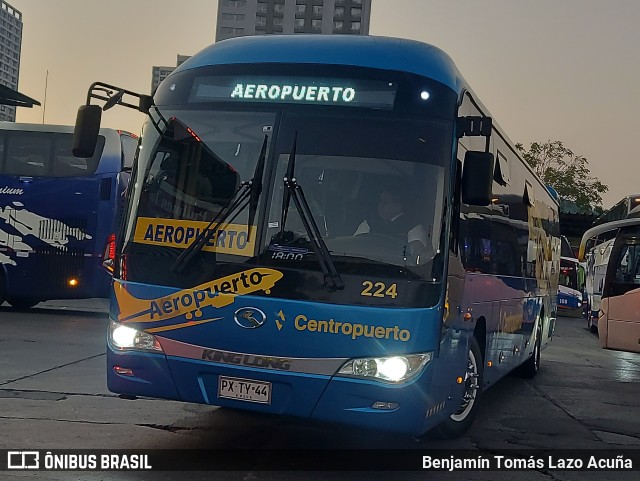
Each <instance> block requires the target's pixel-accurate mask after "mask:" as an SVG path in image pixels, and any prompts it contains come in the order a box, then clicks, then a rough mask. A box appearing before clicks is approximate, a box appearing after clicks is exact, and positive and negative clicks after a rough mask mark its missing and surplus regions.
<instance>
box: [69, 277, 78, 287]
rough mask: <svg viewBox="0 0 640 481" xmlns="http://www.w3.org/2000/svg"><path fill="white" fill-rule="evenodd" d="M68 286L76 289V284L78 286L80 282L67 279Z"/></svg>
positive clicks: (73, 278) (74, 279)
mask: <svg viewBox="0 0 640 481" xmlns="http://www.w3.org/2000/svg"><path fill="white" fill-rule="evenodd" d="M68 284H69V287H76V286H77V285H78V284H80V282H79V281H78V279H76V278H75V277H72V278H71V279H69V281H68Z"/></svg>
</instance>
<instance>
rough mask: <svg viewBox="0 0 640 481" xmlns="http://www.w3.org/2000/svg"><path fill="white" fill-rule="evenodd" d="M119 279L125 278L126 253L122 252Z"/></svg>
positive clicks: (124, 279)
mask: <svg viewBox="0 0 640 481" xmlns="http://www.w3.org/2000/svg"><path fill="white" fill-rule="evenodd" d="M120 279H122V280H123V281H126V280H127V255H126V254H122V255H121V256H120Z"/></svg>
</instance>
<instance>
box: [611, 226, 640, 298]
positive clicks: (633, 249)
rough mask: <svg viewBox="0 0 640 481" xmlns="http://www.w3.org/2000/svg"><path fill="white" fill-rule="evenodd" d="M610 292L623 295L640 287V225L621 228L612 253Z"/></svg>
mask: <svg viewBox="0 0 640 481" xmlns="http://www.w3.org/2000/svg"><path fill="white" fill-rule="evenodd" d="M608 277H609V278H610V282H609V284H610V285H609V289H608V291H609V292H608V294H609V295H613V296H618V295H622V294H624V293H625V292H628V291H631V290H634V289H638V288H640V227H638V226H632V227H627V228H623V229H620V233H619V234H618V239H617V240H616V245H615V247H614V251H613V252H612V254H611V259H610V266H609V272H608Z"/></svg>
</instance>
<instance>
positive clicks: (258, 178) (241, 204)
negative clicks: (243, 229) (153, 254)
mask: <svg viewBox="0 0 640 481" xmlns="http://www.w3.org/2000/svg"><path fill="white" fill-rule="evenodd" d="M268 139H269V136H268V135H265V136H264V141H263V142H262V149H261V150H260V156H259V157H258V161H257V163H256V170H255V171H254V173H253V178H252V179H251V180H250V181H248V182H247V181H244V182H242V183H241V184H240V186H239V187H238V189H237V190H236V191H235V193H234V194H233V196H232V197H231V198H230V199H229V201H228V202H227V205H226V206H225V207H224V208H223V209H221V210H220V211H219V212H218V213H217V214H216V216H215V217H214V218H213V220H212V221H211V222H209V224H207V226H206V227H205V228H204V230H203V231H202V232H200V234H198V236H197V237H196V238H195V239H194V241H193V242H192V243H191V244H189V246H188V247H187V248H186V249H185V250H184V252H182V253H181V254H180V255H179V256H178V257H177V259H176V260H175V261H174V263H173V264H172V266H171V268H170V270H171V272H176V273H178V274H179V273H181V272H182V271H184V269H185V267H186V266H187V265H188V264H189V262H190V261H191V259H193V257H194V256H195V255H196V254H197V253H198V252H200V251H201V250H202V249H204V246H205V245H207V243H208V242H209V241H210V240H211V238H212V237H213V236H214V235H215V233H216V232H217V231H218V229H219V228H220V226H221V225H223V224H224V223H231V222H233V220H234V219H235V218H236V217H237V216H238V214H240V212H242V211H243V210H244V209H245V207H246V206H247V205H249V221H248V223H247V234H248V235H249V236H250V234H251V225H252V224H253V218H254V217H255V213H256V207H257V205H258V199H259V197H260V193H261V192H262V176H263V172H264V163H265V158H266V152H267V141H268ZM232 214H233V217H231V215H232ZM227 219H228V220H227Z"/></svg>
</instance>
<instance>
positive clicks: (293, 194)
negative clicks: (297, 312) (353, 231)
mask: <svg viewBox="0 0 640 481" xmlns="http://www.w3.org/2000/svg"><path fill="white" fill-rule="evenodd" d="M297 141H298V132H297V131H296V132H294V134H293V143H292V144H291V153H290V154H289V165H287V173H286V176H285V178H284V187H285V188H284V191H283V194H282V213H281V222H282V223H281V226H280V237H281V238H284V227H285V223H286V221H287V210H288V209H289V203H290V201H291V199H292V198H293V203H294V204H295V206H296V209H297V210H298V213H299V214H300V219H301V220H302V224H303V225H304V229H305V231H306V232H307V235H308V236H309V240H310V241H311V247H312V248H313V252H314V253H315V254H316V257H317V258H318V261H319V262H320V268H321V269H322V273H323V274H324V279H325V284H327V285H328V286H329V287H330V288H335V289H339V290H340V289H344V282H343V281H342V278H341V277H340V274H338V271H337V269H336V265H335V264H334V262H333V258H332V257H331V253H330V252H329V249H328V248H327V245H326V244H325V242H324V240H323V239H322V235H321V234H320V229H319V228H318V224H317V223H316V221H315V220H314V218H313V214H312V213H311V209H310V208H309V204H308V202H307V199H306V197H305V195H304V191H303V190H302V186H301V185H300V184H298V182H297V181H296V178H295V163H296V145H297Z"/></svg>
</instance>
